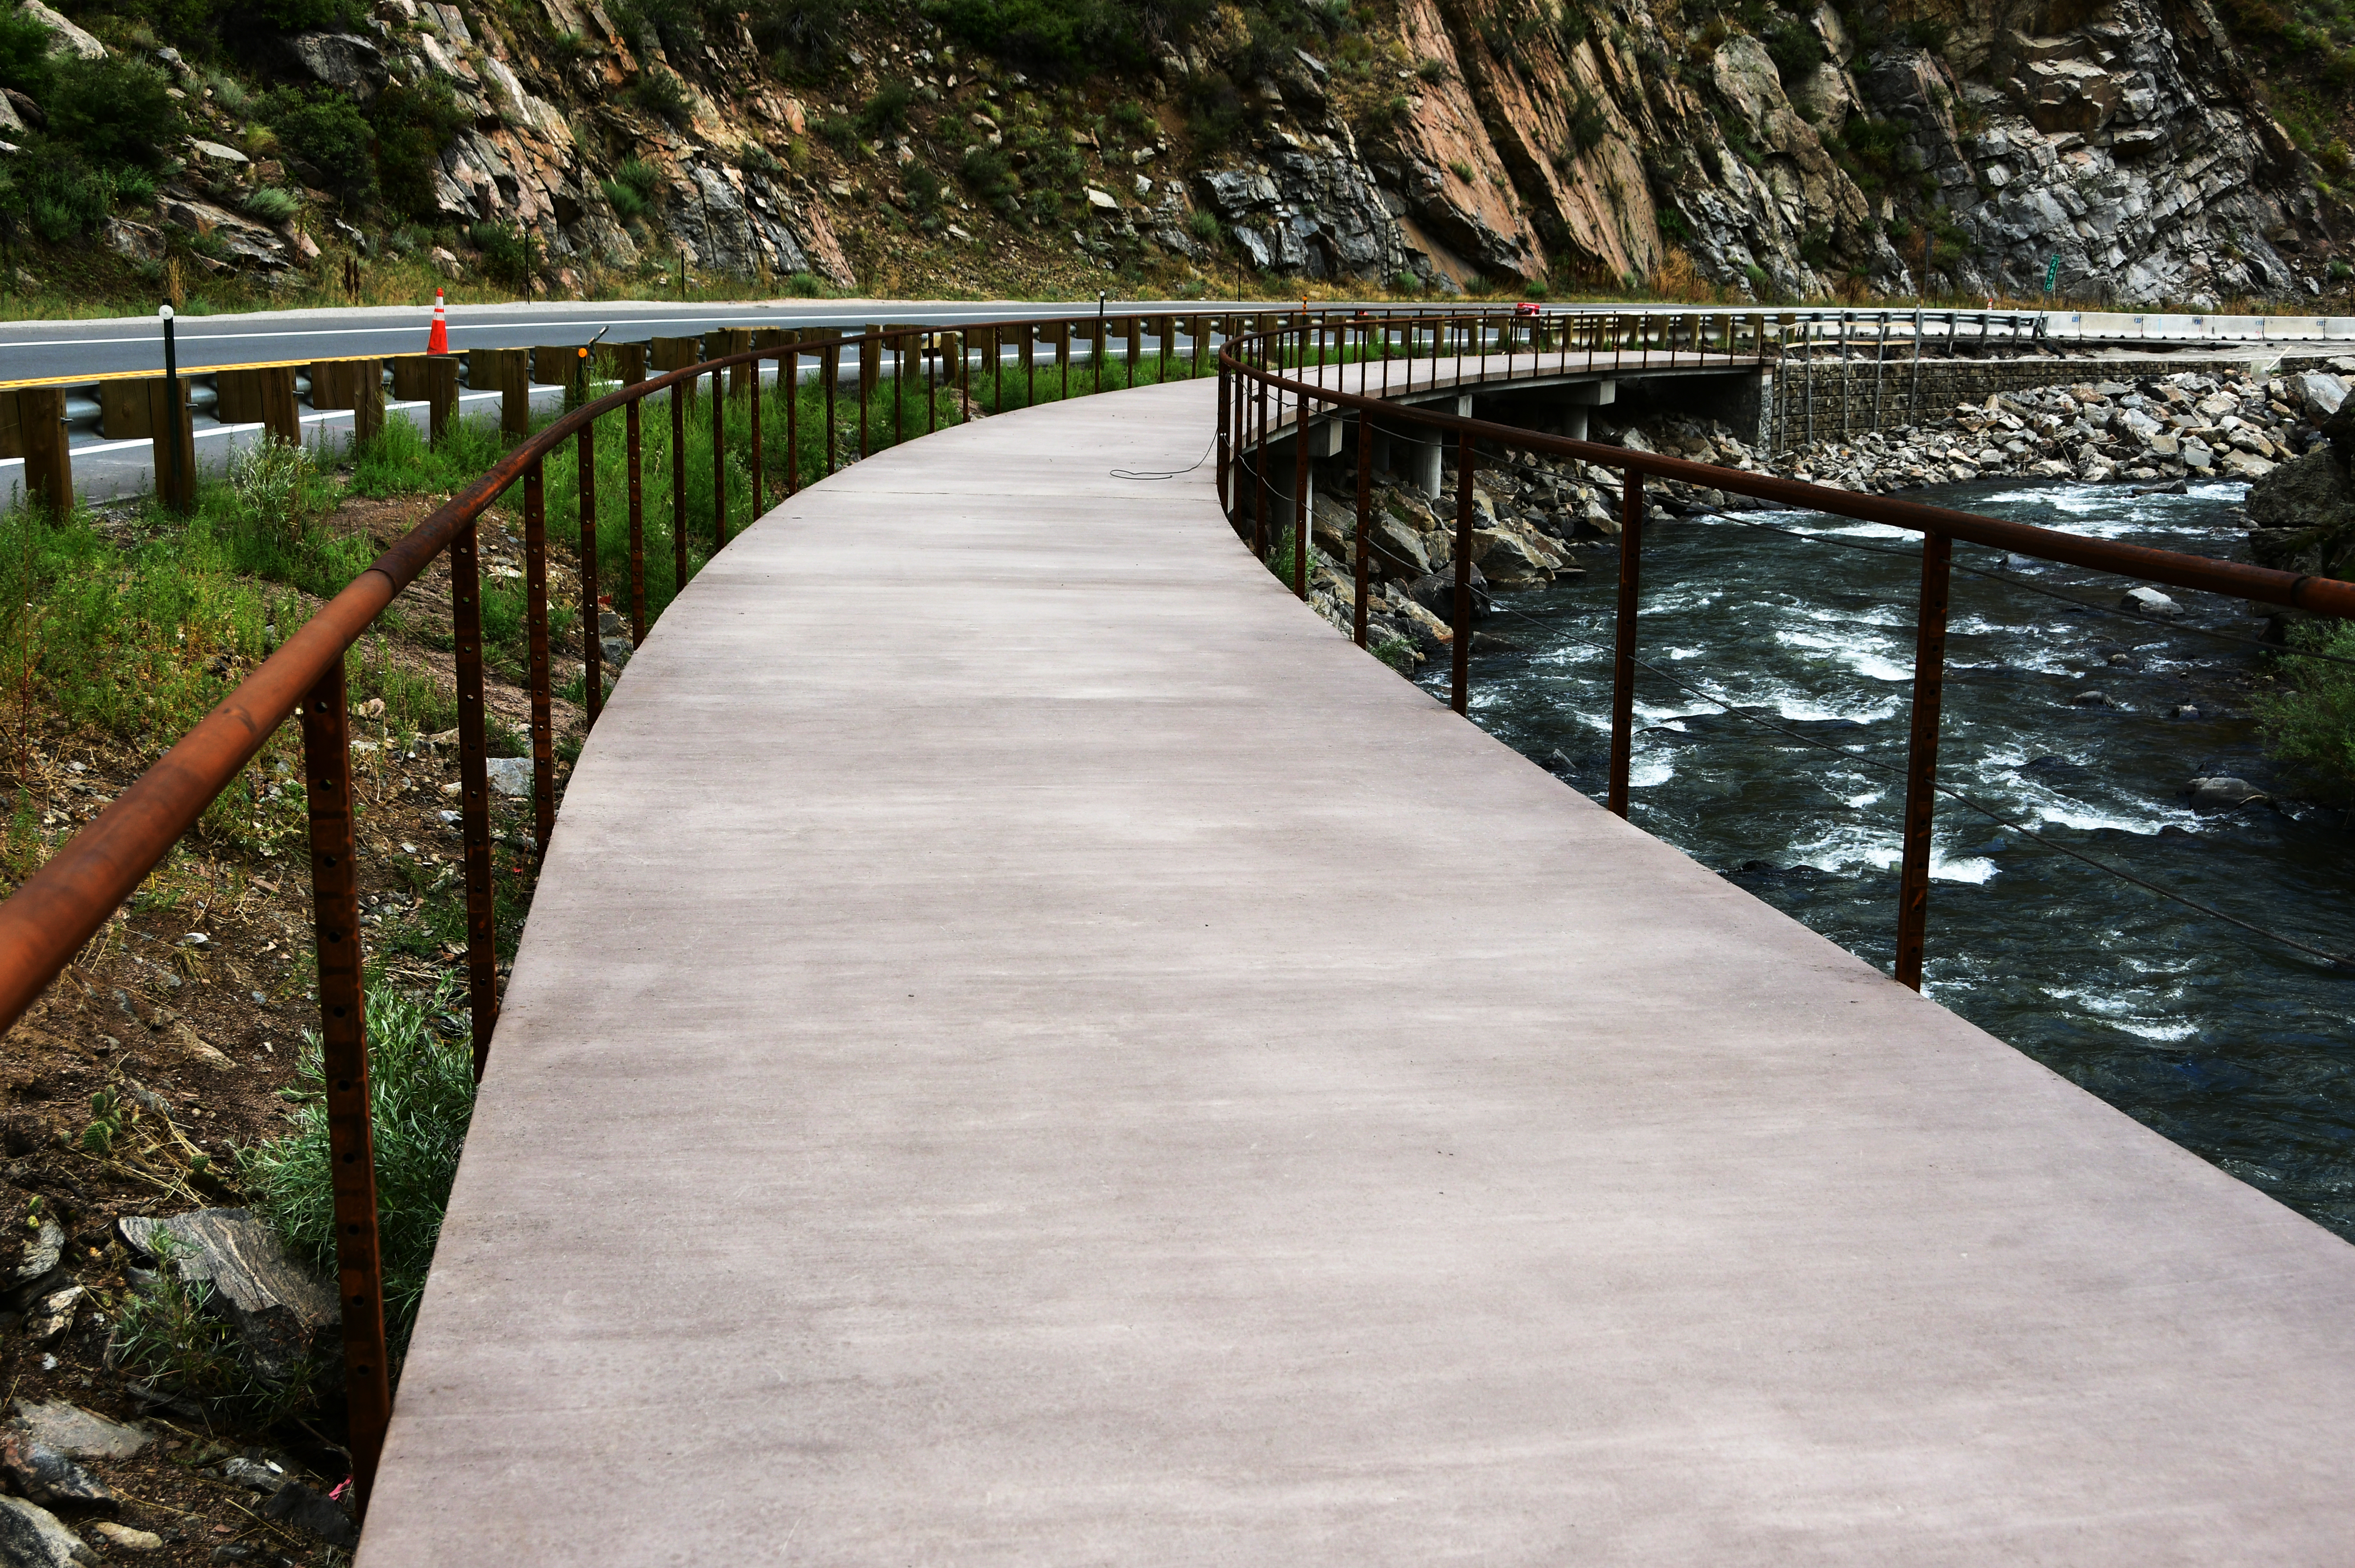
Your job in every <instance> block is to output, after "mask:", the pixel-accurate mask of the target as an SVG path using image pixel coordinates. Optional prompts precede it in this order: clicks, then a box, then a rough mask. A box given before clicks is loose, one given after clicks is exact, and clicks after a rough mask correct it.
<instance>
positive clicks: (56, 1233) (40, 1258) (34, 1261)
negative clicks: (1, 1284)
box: [6, 1220, 66, 1290]
mask: <svg viewBox="0 0 2355 1568" xmlns="http://www.w3.org/2000/svg"><path fill="white" fill-rule="evenodd" d="M65 1250H66V1233H65V1232H64V1231H63V1230H61V1229H60V1228H59V1225H58V1223H57V1221H54V1220H44V1221H41V1228H40V1230H39V1231H38V1232H36V1233H35V1234H34V1235H33V1236H31V1237H30V1238H28V1239H27V1241H26V1243H25V1256H24V1260H23V1261H22V1262H20V1263H19V1264H17V1265H16V1275H15V1277H14V1278H12V1279H11V1280H10V1281H9V1282H8V1285H7V1286H6V1288H8V1289H10V1290H18V1289H22V1288H23V1287H25V1286H27V1285H39V1284H41V1283H42V1282H44V1281H46V1280H47V1279H48V1277H49V1276H50V1275H53V1274H55V1273H57V1271H58V1260H59V1259H60V1258H62V1257H63V1256H64V1255H65Z"/></svg>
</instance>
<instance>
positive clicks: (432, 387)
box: [425, 354, 458, 446]
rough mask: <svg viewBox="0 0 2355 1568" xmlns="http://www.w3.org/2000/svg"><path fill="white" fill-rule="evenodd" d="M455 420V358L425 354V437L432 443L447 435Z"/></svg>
mask: <svg viewBox="0 0 2355 1568" xmlns="http://www.w3.org/2000/svg"><path fill="white" fill-rule="evenodd" d="M457 419H458V357H457V356H456V355H454V354H432V355H428V356H427V357H426V360H425V431H426V439H427V440H428V441H429V442H432V443H434V444H435V445H437V446H438V445H439V444H441V443H442V441H444V440H445V439H447V438H448V436H449V434H450V430H451V427H452V426H453V424H455V423H456V422H457Z"/></svg>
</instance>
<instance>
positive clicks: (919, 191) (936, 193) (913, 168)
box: [900, 163, 941, 219]
mask: <svg viewBox="0 0 2355 1568" xmlns="http://www.w3.org/2000/svg"><path fill="white" fill-rule="evenodd" d="M900 183H901V184H903V185H905V186H906V187H908V205H909V206H910V207H911V208H914V209H915V213H916V216H917V217H918V218H920V219H935V218H938V217H939V216H940V211H941V176H938V175H936V174H934V173H932V169H931V167H930V166H929V165H925V164H922V163H915V164H910V165H908V168H907V172H906V173H905V174H904V175H903V176H901V179H900Z"/></svg>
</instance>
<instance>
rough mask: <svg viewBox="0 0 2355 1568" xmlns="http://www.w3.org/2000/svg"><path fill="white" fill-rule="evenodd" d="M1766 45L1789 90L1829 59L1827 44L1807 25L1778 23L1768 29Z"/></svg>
mask: <svg viewBox="0 0 2355 1568" xmlns="http://www.w3.org/2000/svg"><path fill="white" fill-rule="evenodd" d="M1762 41H1763V42H1764V44H1765V46H1766V57H1767V59H1771V60H1773V61H1774V69H1775V70H1776V71H1777V72H1778V73H1779V74H1780V75H1781V76H1782V78H1783V82H1784V85H1785V86H1786V87H1796V86H1797V85H1798V84H1799V83H1800V82H1801V81H1802V80H1805V79H1806V77H1807V76H1808V75H1810V74H1811V73H1812V72H1813V71H1814V70H1815V69H1816V67H1817V66H1819V65H1821V64H1823V63H1824V61H1825V60H1826V59H1828V58H1829V57H1828V55H1827V54H1826V52H1825V49H1824V40H1823V39H1822V38H1821V37H1817V33H1816V30H1815V29H1814V28H1813V27H1809V26H1807V25H1806V23H1805V22H1777V23H1775V24H1774V26H1773V27H1769V28H1767V29H1766V34H1765V37H1764V39H1763V40H1762Z"/></svg>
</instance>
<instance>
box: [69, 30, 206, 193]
mask: <svg viewBox="0 0 2355 1568" xmlns="http://www.w3.org/2000/svg"><path fill="white" fill-rule="evenodd" d="M170 85H171V84H170V83H169V82H167V81H165V80H164V73H163V72H162V71H160V70H157V69H155V67H154V66H152V65H149V64H148V63H147V62H146V61H144V60H133V59H123V58H121V57H120V56H112V55H110V56H109V57H108V58H106V59H96V60H86V59H58V60H53V61H52V62H51V65H50V83H49V96H48V101H47V102H46V103H45V104H44V106H43V107H45V108H46V109H47V110H48V115H49V126H48V132H49V135H50V136H51V137H52V138H54V139H55V140H58V141H61V142H69V143H71V144H74V145H75V146H77V147H79V148H80V149H81V150H82V152H83V153H84V154H86V155H89V156H90V157H91V158H92V159H93V160H95V161H97V162H99V163H104V164H113V163H122V164H138V165H144V166H145V167H148V168H156V167H160V166H161V165H162V164H163V162H164V160H165V157H166V156H167V155H169V153H170V151H171V148H172V147H173V145H174V144H176V143H177V142H178V140H179V139H180V137H182V136H184V135H186V133H187V123H186V121H185V120H183V119H182V118H181V116H180V107H179V105H178V104H177V103H175V102H174V101H172V99H171V96H170V94H169V93H168V92H167V91H166V89H168V88H169V86H170Z"/></svg>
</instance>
